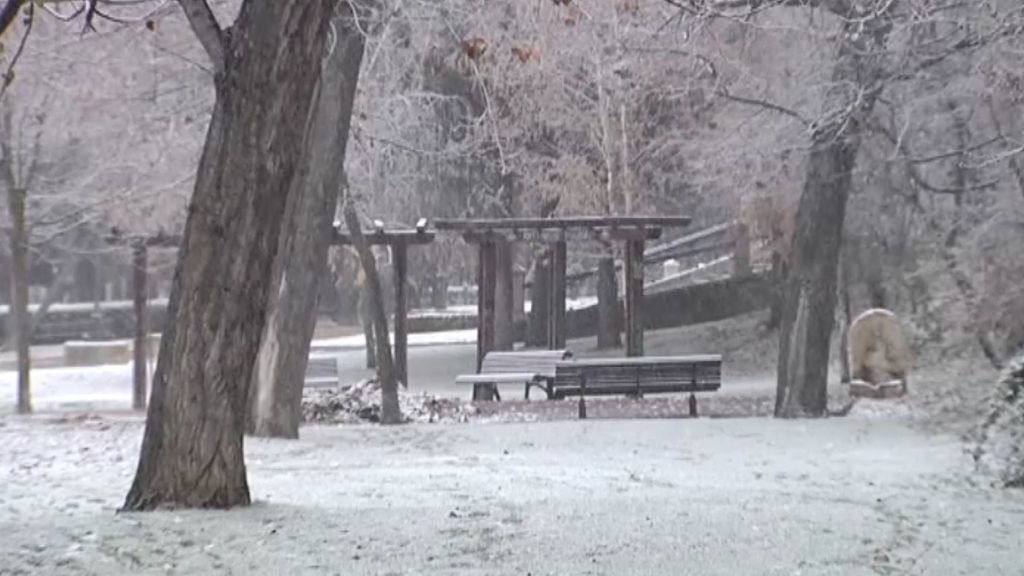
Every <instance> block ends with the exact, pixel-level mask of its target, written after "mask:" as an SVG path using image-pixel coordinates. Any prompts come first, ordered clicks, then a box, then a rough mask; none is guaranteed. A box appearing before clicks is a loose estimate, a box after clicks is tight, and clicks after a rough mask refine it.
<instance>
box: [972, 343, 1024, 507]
mask: <svg viewBox="0 0 1024 576" xmlns="http://www.w3.org/2000/svg"><path fill="white" fill-rule="evenodd" d="M974 457H975V460H976V461H977V462H978V464H979V465H980V466H981V467H983V468H985V469H987V470H989V471H992V472H994V473H995V474H997V475H998V476H999V477H1000V479H1001V480H1002V481H1003V482H1004V483H1005V484H1006V485H1007V486H1011V487H1016V488H1024V354H1021V355H1019V356H1017V358H1015V359H1014V360H1013V361H1012V362H1011V363H1010V365H1009V366H1008V367H1007V368H1006V370H1005V371H1004V372H1003V375H1002V376H1001V377H1000V379H999V384H998V386H997V388H996V393H995V396H994V398H993V400H992V409H991V412H990V413H989V416H988V418H987V419H986V420H985V422H984V424H983V425H982V430H981V439H980V441H979V444H978V448H977V450H976V451H975V454H974Z"/></svg>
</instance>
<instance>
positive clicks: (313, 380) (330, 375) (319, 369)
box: [304, 353, 341, 387]
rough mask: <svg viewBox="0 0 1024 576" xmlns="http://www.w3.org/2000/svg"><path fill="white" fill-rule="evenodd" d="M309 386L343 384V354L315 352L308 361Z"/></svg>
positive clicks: (306, 381) (307, 376) (307, 384)
mask: <svg viewBox="0 0 1024 576" xmlns="http://www.w3.org/2000/svg"><path fill="white" fill-rule="evenodd" d="M304 385H305V386H307V387H327V386H341V354H338V353H315V354H310V355H309V360H307V361H306V378H305V382H304Z"/></svg>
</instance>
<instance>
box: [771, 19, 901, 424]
mask: <svg viewBox="0 0 1024 576" xmlns="http://www.w3.org/2000/svg"><path fill="white" fill-rule="evenodd" d="M890 6H891V5H890ZM890 9H891V8H890ZM849 16H851V18H846V19H844V22H845V23H844V24H843V29H842V31H841V35H840V40H839V41H840V48H839V52H838V54H837V56H836V63H835V68H834V70H833V74H832V77H833V80H834V85H835V87H834V88H832V90H831V94H829V96H828V97H827V98H826V106H825V110H826V111H835V110H840V111H842V112H841V113H840V114H838V115H836V114H834V113H831V112H827V113H826V114H830V115H826V116H825V117H823V118H822V119H821V121H820V122H819V123H818V124H817V125H816V126H815V127H814V130H813V132H812V136H811V140H812V142H811V143H812V149H811V153H810V156H809V158H808V160H807V176H806V179H805V181H804V188H803V192H802V194H801V196H800V203H799V206H798V209H797V216H796V232H795V234H794V237H793V246H792V251H791V256H790V258H791V263H790V265H789V268H788V270H787V277H786V279H785V283H784V288H783V290H784V292H783V299H782V325H781V332H780V335H779V338H780V342H779V363H778V374H777V376H778V381H777V389H776V399H775V415H776V416H777V417H783V418H796V417H821V416H825V415H826V414H827V412H826V410H827V401H828V394H827V392H828V363H829V348H830V343H831V336H832V329H833V326H834V323H835V310H836V272H837V264H838V261H839V252H840V247H841V245H842V232H843V221H844V220H845V215H846V202H847V199H848V197H849V194H850V187H851V186H852V176H853V174H852V171H853V168H854V165H855V164H856V161H857V153H858V151H859V149H860V143H861V133H862V131H863V125H864V123H865V121H866V120H867V118H868V117H869V116H870V114H871V113H872V111H873V109H874V106H875V102H876V100H877V99H878V96H879V93H880V92H881V90H882V88H883V87H884V84H883V77H884V75H885V68H884V65H885V50H884V49H885V45H886V41H887V38H888V35H889V31H890V29H891V22H890V21H889V20H888V11H881V12H880V13H874V12H867V13H866V14H865V15H863V16H859V15H856V14H851V15H849ZM852 16H858V17H856V18H853V17H852Z"/></svg>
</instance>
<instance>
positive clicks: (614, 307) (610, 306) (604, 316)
mask: <svg viewBox="0 0 1024 576" xmlns="http://www.w3.org/2000/svg"><path fill="white" fill-rule="evenodd" d="M620 319H621V315H620V314H619V282H618V278H616V277H615V260H614V259H613V258H612V257H611V256H607V257H605V258H601V260H600V261H598V263H597V347H598V348H618V347H619V346H622V326H621V323H620Z"/></svg>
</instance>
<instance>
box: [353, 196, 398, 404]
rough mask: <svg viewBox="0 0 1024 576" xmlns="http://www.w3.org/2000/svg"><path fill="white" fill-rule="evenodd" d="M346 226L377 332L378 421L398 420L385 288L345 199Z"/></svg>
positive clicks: (396, 392)
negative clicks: (356, 253) (367, 293)
mask: <svg viewBox="0 0 1024 576" xmlns="http://www.w3.org/2000/svg"><path fill="white" fill-rule="evenodd" d="M344 212H345V226H346V227H347V228H348V233H349V236H350V237H351V238H352V245H353V246H354V247H355V249H356V251H358V252H359V260H360V261H361V262H362V263H363V272H365V274H366V289H367V291H368V292H369V296H370V308H371V310H372V312H373V332H374V334H375V335H376V336H377V381H378V382H379V383H380V390H381V407H380V422H381V424H401V423H402V410H401V407H400V406H399V404H398V379H397V378H396V376H395V364H394V359H393V358H392V356H391V342H390V340H389V339H388V315H387V313H386V312H385V310H384V291H383V290H382V289H381V285H380V275H379V274H378V273H377V259H376V258H375V257H374V256H373V251H371V250H370V245H369V244H367V242H366V238H364V237H363V228H362V225H361V224H360V223H359V215H358V214H356V209H355V207H354V206H352V203H351V202H346V203H345V210H344Z"/></svg>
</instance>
